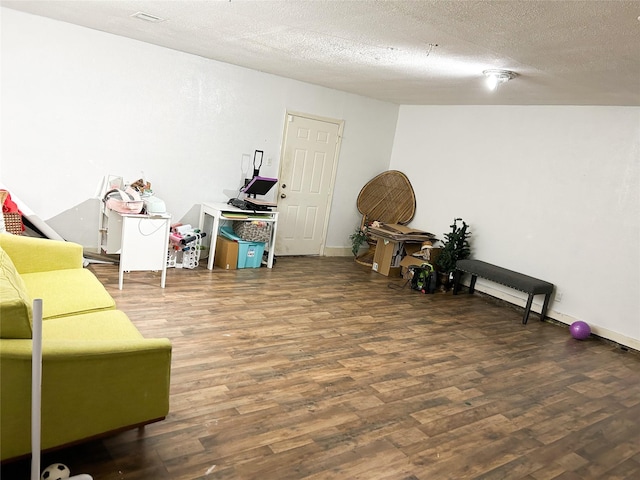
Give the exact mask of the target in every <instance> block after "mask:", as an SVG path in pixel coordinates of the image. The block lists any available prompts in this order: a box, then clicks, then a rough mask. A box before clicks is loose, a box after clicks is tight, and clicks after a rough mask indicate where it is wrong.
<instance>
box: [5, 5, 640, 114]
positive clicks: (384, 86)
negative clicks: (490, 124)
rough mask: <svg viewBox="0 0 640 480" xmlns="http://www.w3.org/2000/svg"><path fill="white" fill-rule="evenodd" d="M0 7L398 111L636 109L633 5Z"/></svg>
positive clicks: (637, 38)
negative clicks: (411, 107)
mask: <svg viewBox="0 0 640 480" xmlns="http://www.w3.org/2000/svg"><path fill="white" fill-rule="evenodd" d="M0 4H1V5H2V6H4V7H8V8H13V9H16V10H21V11H24V12H29V13H33V14H36V15H42V16H45V17H50V18H53V19H57V20H61V21H64V22H69V23H73V24H77V25H82V26H85V27H88V28H92V29H96V30H101V31H105V32H109V33H113V34H115V35H121V36H124V37H129V38H133V39H137V40H141V41H143V42H148V43H152V44H156V45H161V46H164V47H167V48H172V49H175V50H180V51H183V52H188V53H192V54H195V55H200V56H202V57H206V58H211V59H214V60H219V61H222V62H226V63H231V64H235V65H240V66H243V67H248V68H251V69H254V70H259V71H263V72H268V73H272V74H275V75H280V76H284V77H288V78H293V79H297V80H301V81H303V82H309V83H313V84H317V85H323V86H326V87H330V88H335V89H338V90H344V91H347V92H352V93H356V94H359V95H364V96H367V97H372V98H376V99H379V100H384V101H389V102H393V103H397V104H446V105H454V104H463V105H471V104H478V105H483V104H503V105H508V104H517V105H640V19H639V17H640V1H638V0H634V1H618V0H608V1H595V0H587V1H573V0H572V1H562V0H553V1H541V0H532V1H516V0H511V1H492V0H485V1H445V0H439V1H427V0H423V1H420V0H414V1H374V0H370V1H344V0H335V1H323V0H316V1H300V0H289V1H242V0H232V1H228V0H220V1H215V0H209V1H187V0H184V1H183V0H179V1H133V0H118V1H98V0H91V1H90V0H85V1H77V0H76V1H58V0H48V1H31V0H21V1H13V0H1V1H0ZM140 11H141V12H145V13H148V14H151V15H154V16H157V17H161V18H163V19H165V20H164V21H162V22H159V23H150V22H145V21H142V20H139V19H136V18H133V17H131V15H132V14H134V13H136V12H140ZM489 68H504V69H508V70H513V71H515V72H517V74H518V77H517V78H515V79H514V80H512V81H510V82H509V83H507V84H504V85H502V86H500V87H499V89H498V90H497V91H496V92H489V91H488V90H487V88H486V87H485V84H484V81H483V76H482V71H483V70H485V69H489Z"/></svg>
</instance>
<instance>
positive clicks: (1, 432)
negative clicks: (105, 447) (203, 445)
mask: <svg viewBox="0 0 640 480" xmlns="http://www.w3.org/2000/svg"><path fill="white" fill-rule="evenodd" d="M45 342H46V343H44V344H43V352H42V356H43V362H42V363H43V369H42V448H43V450H44V449H49V448H52V447H57V446H61V445H65V444H68V443H71V442H76V441H79V440H83V439H86V438H90V437H94V436H97V435H101V434H103V433H107V432H110V431H114V430H118V429H122V428H126V427H128V426H133V425H139V424H143V423H148V422H150V421H153V420H159V419H162V418H164V417H165V416H166V415H167V413H168V411H169V386H170V369H171V343H170V341H169V340H168V339H143V338H141V339H127V340H88V341H78V340H46V341H45ZM0 378H2V389H1V390H0V423H1V424H2V428H1V429H0V448H1V457H0V458H1V459H2V460H5V459H9V458H14V457H17V456H21V455H25V454H27V453H29V452H30V424H31V410H30V409H31V393H30V392H31V341H30V340H14V339H11V340H6V339H3V340H0Z"/></svg>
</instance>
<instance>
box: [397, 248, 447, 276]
mask: <svg viewBox="0 0 640 480" xmlns="http://www.w3.org/2000/svg"><path fill="white" fill-rule="evenodd" d="M420 251H421V250H420V249H418V250H416V251H415V252H412V254H409V255H406V256H405V257H403V258H402V260H401V261H400V267H402V276H403V277H405V278H406V276H407V269H408V267H410V266H411V265H417V266H420V265H422V264H423V263H429V264H430V265H431V266H432V267H433V268H434V269H435V270H437V269H438V267H437V265H436V260H437V258H438V255H440V248H426V249H424V250H422V253H423V254H424V255H423V256H421V257H414V256H413V253H417V252H420ZM425 257H426V258H425Z"/></svg>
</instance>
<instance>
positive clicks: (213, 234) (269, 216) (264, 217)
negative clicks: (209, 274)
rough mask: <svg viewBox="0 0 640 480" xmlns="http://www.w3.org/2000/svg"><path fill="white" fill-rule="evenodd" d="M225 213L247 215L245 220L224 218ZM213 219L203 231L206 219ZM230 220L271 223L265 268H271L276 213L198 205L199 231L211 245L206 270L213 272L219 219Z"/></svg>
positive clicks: (215, 205)
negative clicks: (209, 226) (210, 224)
mask: <svg viewBox="0 0 640 480" xmlns="http://www.w3.org/2000/svg"><path fill="white" fill-rule="evenodd" d="M225 213H243V214H245V215H248V217H247V218H224V217H223V214H225ZM253 214H255V216H253ZM207 216H209V217H212V218H213V225H212V226H211V230H209V231H207V230H205V220H206V217H207ZM221 218H222V219H225V220H232V221H235V222H252V221H254V220H259V221H262V222H269V223H272V226H271V239H270V240H269V256H268V257H267V268H272V267H273V255H274V252H275V246H276V229H277V226H278V212H273V211H272V212H265V211H255V212H254V211H252V210H241V209H240V208H237V207H234V206H231V205H228V204H226V203H202V204H200V230H201V231H202V232H205V233H206V234H207V235H209V236H210V238H211V244H210V246H209V262H208V263H207V268H208V269H209V270H213V262H214V257H215V254H216V242H217V241H218V230H219V229H220V219H221Z"/></svg>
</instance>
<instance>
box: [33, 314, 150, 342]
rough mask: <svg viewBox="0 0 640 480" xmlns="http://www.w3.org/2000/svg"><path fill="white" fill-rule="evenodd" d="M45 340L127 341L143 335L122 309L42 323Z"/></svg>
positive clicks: (137, 338)
mask: <svg viewBox="0 0 640 480" xmlns="http://www.w3.org/2000/svg"><path fill="white" fill-rule="evenodd" d="M42 338H43V341H48V340H65V341H68V342H77V341H92V340H99V341H112V340H118V341H126V340H139V339H141V338H143V337H142V335H141V334H140V332H139V331H138V329H137V328H136V327H135V326H134V325H133V323H131V320H129V318H128V317H127V315H126V314H125V313H124V312H122V311H120V310H105V311H102V312H94V313H89V314H81V315H72V316H70V317H60V318H56V319H51V320H50V321H47V322H43V323H42Z"/></svg>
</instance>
